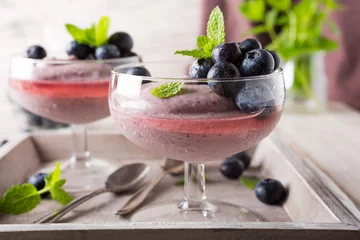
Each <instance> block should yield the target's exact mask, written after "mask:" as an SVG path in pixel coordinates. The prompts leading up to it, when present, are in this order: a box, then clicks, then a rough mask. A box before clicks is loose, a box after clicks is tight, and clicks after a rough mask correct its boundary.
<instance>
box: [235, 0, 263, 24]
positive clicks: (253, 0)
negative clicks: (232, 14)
mask: <svg viewBox="0 0 360 240" xmlns="http://www.w3.org/2000/svg"><path fill="white" fill-rule="evenodd" d="M239 9H240V12H241V13H242V14H244V15H245V16H246V17H247V18H248V19H249V20H250V21H252V22H261V21H263V20H264V16H265V1H264V0H249V1H244V2H243V3H242V4H240V6H239Z"/></svg>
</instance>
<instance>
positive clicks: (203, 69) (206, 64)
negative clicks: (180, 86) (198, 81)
mask: <svg viewBox="0 0 360 240" xmlns="http://www.w3.org/2000/svg"><path fill="white" fill-rule="evenodd" d="M213 65H214V63H213V61H212V60H211V59H205V58H200V59H198V60H196V61H195V62H194V63H193V64H192V65H191V66H190V69H189V76H190V77H192V78H206V77H207V75H208V73H209V70H210V69H211V67H212V66H213Z"/></svg>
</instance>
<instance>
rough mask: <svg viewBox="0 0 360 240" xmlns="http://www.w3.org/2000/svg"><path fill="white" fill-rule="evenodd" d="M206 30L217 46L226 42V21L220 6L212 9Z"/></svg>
mask: <svg viewBox="0 0 360 240" xmlns="http://www.w3.org/2000/svg"><path fill="white" fill-rule="evenodd" d="M206 31H207V36H208V38H209V39H210V40H211V41H212V42H213V44H214V45H215V46H217V45H219V44H222V43H224V42H225V22H224V16H223V13H222V12H221V10H220V8H219V6H217V7H216V8H214V10H212V12H211V14H210V17H209V21H208V23H207V28H206Z"/></svg>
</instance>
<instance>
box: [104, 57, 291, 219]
mask: <svg viewBox="0 0 360 240" xmlns="http://www.w3.org/2000/svg"><path fill="white" fill-rule="evenodd" d="M137 66H144V67H146V68H147V69H148V70H149V71H150V73H151V74H152V76H156V77H140V76H132V75H127V74H126V72H127V70H128V69H129V68H131V67H137ZM188 66H189V63H188V62H153V63H140V64H130V65H129V64H128V65H123V66H119V67H116V68H114V69H113V70H112V78H111V83H110V84H111V85H110V94H109V105H110V112H111V115H112V117H113V118H114V119H115V122H116V124H117V126H118V128H119V129H120V130H121V132H122V133H123V135H124V136H125V137H126V138H128V139H129V140H130V141H132V142H133V143H135V144H137V145H139V146H141V147H143V148H145V149H147V150H149V151H151V152H155V153H156V154H160V155H163V156H165V157H168V158H172V159H177V160H181V161H184V162H185V176H184V180H185V185H184V188H185V198H184V200H183V201H182V202H181V203H180V204H179V205H177V204H174V203H163V204H160V205H156V206H148V207H145V208H143V209H141V210H140V211H138V212H137V213H135V215H133V218H132V220H133V221H154V219H155V221H167V222H168V221H170V222H171V221H207V220H209V221H220V222H223V221H224V222H229V221H230V222H231V221H258V220H259V219H258V217H257V216H256V215H255V214H254V213H252V212H251V211H250V210H249V209H246V208H244V207H241V206H237V205H233V204H229V203H226V202H219V201H218V202H216V201H214V202H212V203H210V202H209V201H208V200H207V198H206V195H205V175H204V169H205V168H204V163H206V162H210V161H216V160H223V159H224V158H226V157H228V156H231V155H233V154H235V153H237V152H240V151H243V150H246V149H248V148H250V147H252V146H254V145H256V144H257V143H259V142H260V141H261V140H262V139H264V138H265V137H267V136H268V135H269V134H270V133H271V131H272V130H273V129H274V128H275V126H276V124H277V123H278V121H279V119H280V117H281V115H282V112H283V107H284V101H285V88H284V78H283V72H282V70H281V69H278V70H276V71H275V72H274V73H272V74H269V75H263V76H254V77H244V78H234V79H191V78H187V77H184V75H185V74H184V73H185V71H186V69H188ZM169 82H181V83H183V84H184V85H183V88H182V89H181V91H180V92H179V93H178V94H176V95H175V96H172V97H169V98H158V97H155V96H153V95H152V94H151V90H152V89H153V88H154V87H157V86H159V85H162V84H165V83H169ZM259 82H263V83H265V84H267V85H268V87H269V89H270V91H271V94H272V96H273V99H272V100H271V101H269V102H268V103H267V105H266V107H263V108H262V109H259V110H257V111H256V112H254V113H251V114H248V113H244V112H241V111H240V110H239V109H238V107H237V106H236V104H235V100H234V99H233V98H226V97H223V96H220V95H218V94H216V93H215V92H214V91H213V90H212V89H211V88H210V87H209V85H208V83H221V84H225V85H228V86H233V87H234V88H236V87H240V88H241V87H248V88H251V87H252V86H254V85H256V83H259ZM225 85H222V86H225ZM255 100H256V101H257V99H255ZM257 102H259V101H257ZM219 194H220V196H221V193H219ZM224 200H226V199H224Z"/></svg>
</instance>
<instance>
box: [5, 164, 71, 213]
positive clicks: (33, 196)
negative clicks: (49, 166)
mask: <svg viewBox="0 0 360 240" xmlns="http://www.w3.org/2000/svg"><path fill="white" fill-rule="evenodd" d="M60 177H61V170H60V163H59V162H57V163H56V167H55V169H54V171H53V172H52V173H50V174H49V175H48V176H47V177H46V178H45V187H44V188H43V189H41V190H39V191H38V190H36V188H35V187H34V186H33V185H31V184H29V183H25V184H23V185H15V186H13V187H11V188H10V189H9V190H8V191H7V192H6V193H5V194H4V196H3V197H2V198H1V199H0V213H5V214H15V215H18V214H23V213H27V212H29V211H31V210H32V209H34V208H35V207H36V206H37V205H38V204H39V203H40V201H41V197H40V194H43V193H46V192H50V193H51V197H52V199H54V200H57V201H58V202H59V203H60V204H62V205H66V204H68V203H69V202H71V201H72V197H71V196H70V195H69V194H68V193H67V192H66V191H65V190H64V189H63V188H62V186H63V185H64V184H65V182H66V180H64V179H60Z"/></svg>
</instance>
